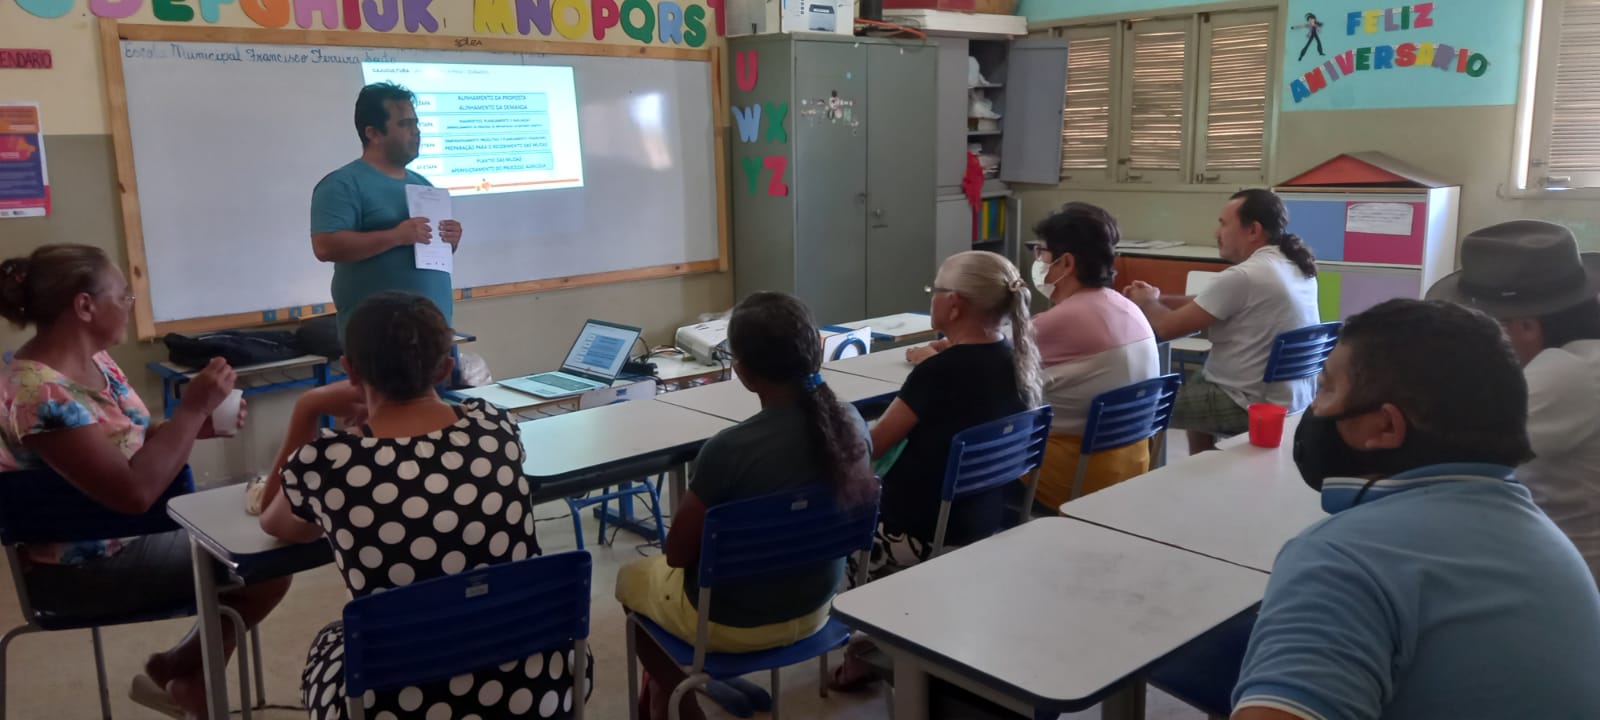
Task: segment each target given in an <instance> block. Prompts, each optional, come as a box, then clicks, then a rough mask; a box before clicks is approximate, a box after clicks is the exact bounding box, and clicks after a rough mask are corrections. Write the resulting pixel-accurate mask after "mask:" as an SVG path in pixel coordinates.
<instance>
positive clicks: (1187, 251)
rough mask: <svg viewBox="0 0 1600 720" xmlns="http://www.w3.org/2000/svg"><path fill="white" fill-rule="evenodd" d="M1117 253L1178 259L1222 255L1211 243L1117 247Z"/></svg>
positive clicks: (1217, 257)
mask: <svg viewBox="0 0 1600 720" xmlns="http://www.w3.org/2000/svg"><path fill="white" fill-rule="evenodd" d="M1117 254H1118V255H1134V256H1138V257H1155V258H1176V259H1180V260H1216V261H1219V262H1220V261H1221V260H1222V255H1221V254H1220V253H1218V252H1217V246H1216V245H1215V244H1212V245H1174V246H1172V247H1164V248H1136V247H1124V246H1118V247H1117Z"/></svg>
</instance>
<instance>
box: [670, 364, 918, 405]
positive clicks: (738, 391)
mask: <svg viewBox="0 0 1600 720" xmlns="http://www.w3.org/2000/svg"><path fill="white" fill-rule="evenodd" d="M889 352H894V351H892V350H891V351H889ZM822 380H823V382H826V383H827V384H828V386H829V387H831V388H833V392H834V394H835V395H838V396H839V399H840V400H842V401H844V402H847V403H858V402H865V401H869V400H878V399H883V398H889V397H893V396H894V394H895V393H898V392H900V386H899V385H897V384H895V383H888V382H884V381H882V380H873V379H872V378H865V377H861V376H859V375H847V374H845V373H842V372H836V371H833V370H823V371H822ZM657 401H658V402H662V403H667V404H670V405H676V406H678V407H681V408H687V409H689V410H694V411H697V412H702V413H705V414H707V415H711V416H714V417H719V418H724V419H727V420H732V421H734V422H742V421H744V420H748V419H749V418H751V417H753V416H754V415H755V414H756V413H758V412H760V411H761V400H760V398H757V397H756V394H755V393H753V392H750V391H749V390H746V389H745V388H744V384H742V383H739V382H721V383H716V384H713V385H702V386H700V387H697V388H690V389H688V390H679V391H677V392H671V393H667V394H665V395H662V396H660V397H658V398H657Z"/></svg>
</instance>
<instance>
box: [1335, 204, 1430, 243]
mask: <svg viewBox="0 0 1600 720" xmlns="http://www.w3.org/2000/svg"><path fill="white" fill-rule="evenodd" d="M1414 212H1415V208H1413V207H1412V206H1411V205H1410V204H1408V203H1379V202H1370V203H1355V204H1354V205H1351V206H1350V209H1349V210H1348V211H1346V212H1345V216H1344V231H1345V232H1347V233H1352V232H1359V233H1372V234H1374V235H1410V234H1411V220H1412V215H1413V213H1414Z"/></svg>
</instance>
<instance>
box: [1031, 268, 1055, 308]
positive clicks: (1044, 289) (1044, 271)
mask: <svg viewBox="0 0 1600 720" xmlns="http://www.w3.org/2000/svg"><path fill="white" fill-rule="evenodd" d="M1053 264H1055V263H1047V262H1045V261H1043V260H1040V259H1038V258H1035V259H1034V261H1033V287H1034V288H1035V289H1037V290H1038V291H1039V294H1040V295H1042V296H1044V299H1045V301H1046V302H1049V301H1050V298H1051V297H1052V296H1054V295H1055V294H1056V284H1055V283H1049V282H1045V281H1044V278H1045V276H1046V275H1049V274H1050V266H1051V265H1053Z"/></svg>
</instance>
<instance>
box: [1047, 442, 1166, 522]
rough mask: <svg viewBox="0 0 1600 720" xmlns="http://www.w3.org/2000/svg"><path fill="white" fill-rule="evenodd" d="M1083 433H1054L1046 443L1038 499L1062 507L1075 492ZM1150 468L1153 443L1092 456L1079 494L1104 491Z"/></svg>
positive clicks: (1052, 505) (1139, 444)
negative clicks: (1074, 484)
mask: <svg viewBox="0 0 1600 720" xmlns="http://www.w3.org/2000/svg"><path fill="white" fill-rule="evenodd" d="M1082 443H1083V438H1082V436H1079V435H1067V434H1064V433H1052V434H1051V435H1050V441H1049V443H1047V444H1046V446H1045V452H1044V466H1043V467H1041V468H1040V469H1039V492H1038V495H1037V496H1036V498H1037V500H1038V502H1039V503H1040V504H1043V505H1047V506H1049V507H1052V508H1054V507H1059V506H1060V505H1061V504H1062V503H1064V502H1066V501H1067V500H1069V499H1070V498H1069V497H1068V496H1069V495H1071V494H1072V478H1073V475H1075V474H1076V473H1077V471H1078V447H1079V446H1080V445H1081V444H1082ZM1149 470H1150V443H1147V442H1140V443H1134V444H1132V445H1128V446H1126V447H1120V448H1117V449H1115V450H1105V451H1102V452H1097V453H1095V454H1093V455H1090V456H1089V466H1088V468H1087V469H1086V470H1085V471H1084V474H1083V486H1082V488H1081V489H1080V490H1079V493H1078V496H1079V497H1083V496H1084V495H1088V494H1089V493H1092V492H1095V491H1098V490H1104V489H1106V488H1108V487H1111V486H1112V485H1115V484H1117V483H1119V482H1122V481H1123V480H1127V479H1128V478H1131V477H1136V476H1139V475H1143V474H1145V473H1146V472H1148V471H1149Z"/></svg>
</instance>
